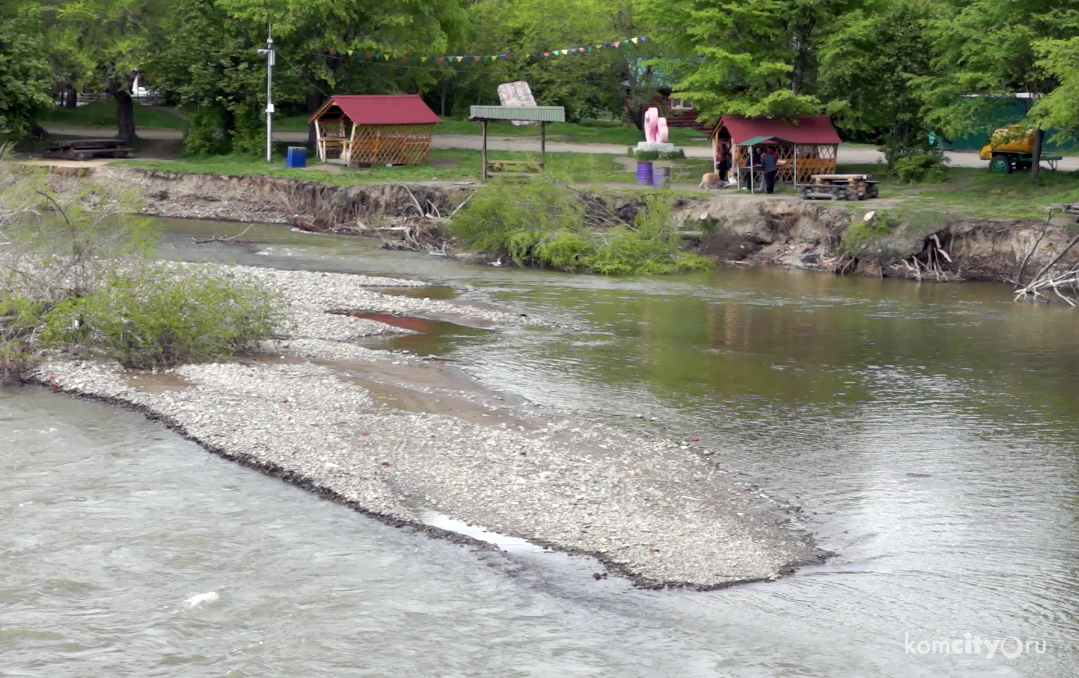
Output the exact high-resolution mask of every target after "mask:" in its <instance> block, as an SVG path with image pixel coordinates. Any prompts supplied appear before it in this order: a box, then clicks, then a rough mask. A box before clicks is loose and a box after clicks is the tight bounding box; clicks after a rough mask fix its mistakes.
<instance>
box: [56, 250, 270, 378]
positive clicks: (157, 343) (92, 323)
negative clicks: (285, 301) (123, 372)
mask: <svg viewBox="0 0 1079 678" xmlns="http://www.w3.org/2000/svg"><path fill="white" fill-rule="evenodd" d="M282 322H283V317H282V315H281V313H280V311H279V310H278V304H277V299H276V298H275V297H274V296H273V295H271V294H270V293H269V292H267V291H266V290H264V289H262V288H260V287H256V286H254V285H252V284H249V283H245V282H241V281H237V280H233V279H231V278H228V277H225V276H222V275H208V274H207V273H205V272H171V271H168V272H162V271H158V270H147V271H145V272H144V273H142V274H140V275H137V276H129V277H122V278H117V279H115V280H113V281H111V282H110V283H109V284H107V285H105V286H102V287H101V288H99V289H97V290H95V291H94V292H91V293H90V294H86V295H84V296H78V297H72V298H69V299H66V300H64V301H62V302H60V303H59V304H57V305H56V307H55V308H53V309H52V310H51V311H49V313H48V314H47V315H46V316H45V318H44V331H43V333H42V337H41V339H42V343H43V345H44V346H46V347H55V348H66V349H69V350H74V351H76V352H81V353H85V354H87V355H88V356H91V357H101V358H110V359H114V360H117V361H119V362H120V363H121V364H123V365H125V366H127V367H135V368H154V367H164V366H170V365H176V364H178V363H182V362H205V361H209V360H218V359H222V358H227V357H229V356H231V355H232V354H234V353H235V352H236V351H241V350H245V349H251V348H255V347H256V346H257V344H258V342H260V341H263V340H266V339H270V338H272V337H274V336H275V335H276V333H277V331H278V328H279V327H280V326H281V324H282Z"/></svg>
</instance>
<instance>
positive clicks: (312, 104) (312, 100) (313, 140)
mask: <svg viewBox="0 0 1079 678" xmlns="http://www.w3.org/2000/svg"><path fill="white" fill-rule="evenodd" d="M324 102H325V99H323V97H322V92H319V91H315V92H311V93H310V94H308V95H307V114H308V115H310V114H312V113H314V112H315V111H317V110H318V109H319V108H321V107H322V104H323V103H324ZM317 143H318V133H317V132H316V131H315V123H313V122H312V123H309V124H308V125H307V146H308V148H314V147H315V145H316V144H317Z"/></svg>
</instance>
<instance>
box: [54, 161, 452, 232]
mask: <svg viewBox="0 0 1079 678" xmlns="http://www.w3.org/2000/svg"><path fill="white" fill-rule="evenodd" d="M50 174H51V175H52V176H53V177H55V179H56V181H57V182H58V183H59V184H61V185H63V184H64V183H66V182H71V181H77V180H83V179H92V180H93V181H94V182H96V183H99V184H101V185H103V186H105V187H106V188H108V189H110V190H116V191H135V192H137V193H138V194H139V195H140V197H142V198H143V200H145V201H146V207H145V208H144V210H143V212H144V213H145V214H149V215H153V216H161V217H179V218H185V219H215V220H220V221H244V222H259V223H269V224H294V225H298V226H301V227H308V228H310V229H311V230H333V229H336V230H342V231H345V232H350V231H356V230H359V231H362V230H364V227H367V226H370V225H371V224H376V223H381V222H382V221H383V220H386V219H391V220H392V219H395V218H403V217H415V216H417V215H418V214H419V208H421V207H422V209H423V210H424V213H436V214H437V213H439V212H442V213H448V212H449V211H452V210H453V208H454V207H456V206H457V205H458V204H460V202H461V201H462V200H463V199H464V197H465V196H466V195H467V191H468V190H469V188H468V187H466V186H446V185H440V186H429V185H426V184H409V185H407V186H406V185H405V184H357V185H353V186H333V185H330V184H324V183H321V182H318V181H310V180H304V179H291V178H283V177H269V176H224V175H218V174H193V173H186V172H163V171H159V170H145V169H138V168H130V167H93V168H82V167H80V168H63V167H54V168H51V170H50Z"/></svg>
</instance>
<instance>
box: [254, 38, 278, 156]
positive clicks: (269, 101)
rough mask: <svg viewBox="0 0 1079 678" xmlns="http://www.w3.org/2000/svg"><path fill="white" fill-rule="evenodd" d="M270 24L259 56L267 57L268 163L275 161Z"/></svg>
mask: <svg viewBox="0 0 1079 678" xmlns="http://www.w3.org/2000/svg"><path fill="white" fill-rule="evenodd" d="M271 28H272V27H271V24H270V22H268V21H267V22H266V49H260V50H259V51H258V53H259V54H263V55H265V56H266V162H270V161H271V160H273V114H274V110H273V67H274V48H273V32H272V30H271Z"/></svg>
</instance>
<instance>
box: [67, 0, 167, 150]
mask: <svg viewBox="0 0 1079 678" xmlns="http://www.w3.org/2000/svg"><path fill="white" fill-rule="evenodd" d="M165 5H166V3H162V2H158V1H155V0H57V2H56V4H55V5H51V6H49V9H50V11H51V12H52V16H53V23H52V25H51V26H50V36H52V37H53V38H54V40H52V43H53V47H52V49H53V52H54V54H55V57H56V58H57V59H59V60H62V61H63V62H64V63H65V64H78V65H81V67H82V69H83V70H84V73H83V74H81V75H82V76H83V77H84V78H85V79H88V80H92V81H95V82H97V83H98V84H100V85H102V86H103V89H104V91H105V93H106V94H108V95H109V96H111V97H112V98H113V99H114V100H115V101H116V125H117V136H119V138H120V139H122V140H123V141H132V140H134V139H135V137H136V134H135V110H134V100H133V98H132V88H133V87H134V84H135V79H136V77H137V76H138V69H139V68H141V67H142V63H143V61H144V60H145V59H146V57H147V54H148V53H149V52H150V45H149V43H148V41H147V36H148V35H149V34H150V29H151V28H152V26H153V24H154V21H155V20H156V17H157V15H158V14H159V12H160V11H161V10H163V9H164V7H165Z"/></svg>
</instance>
